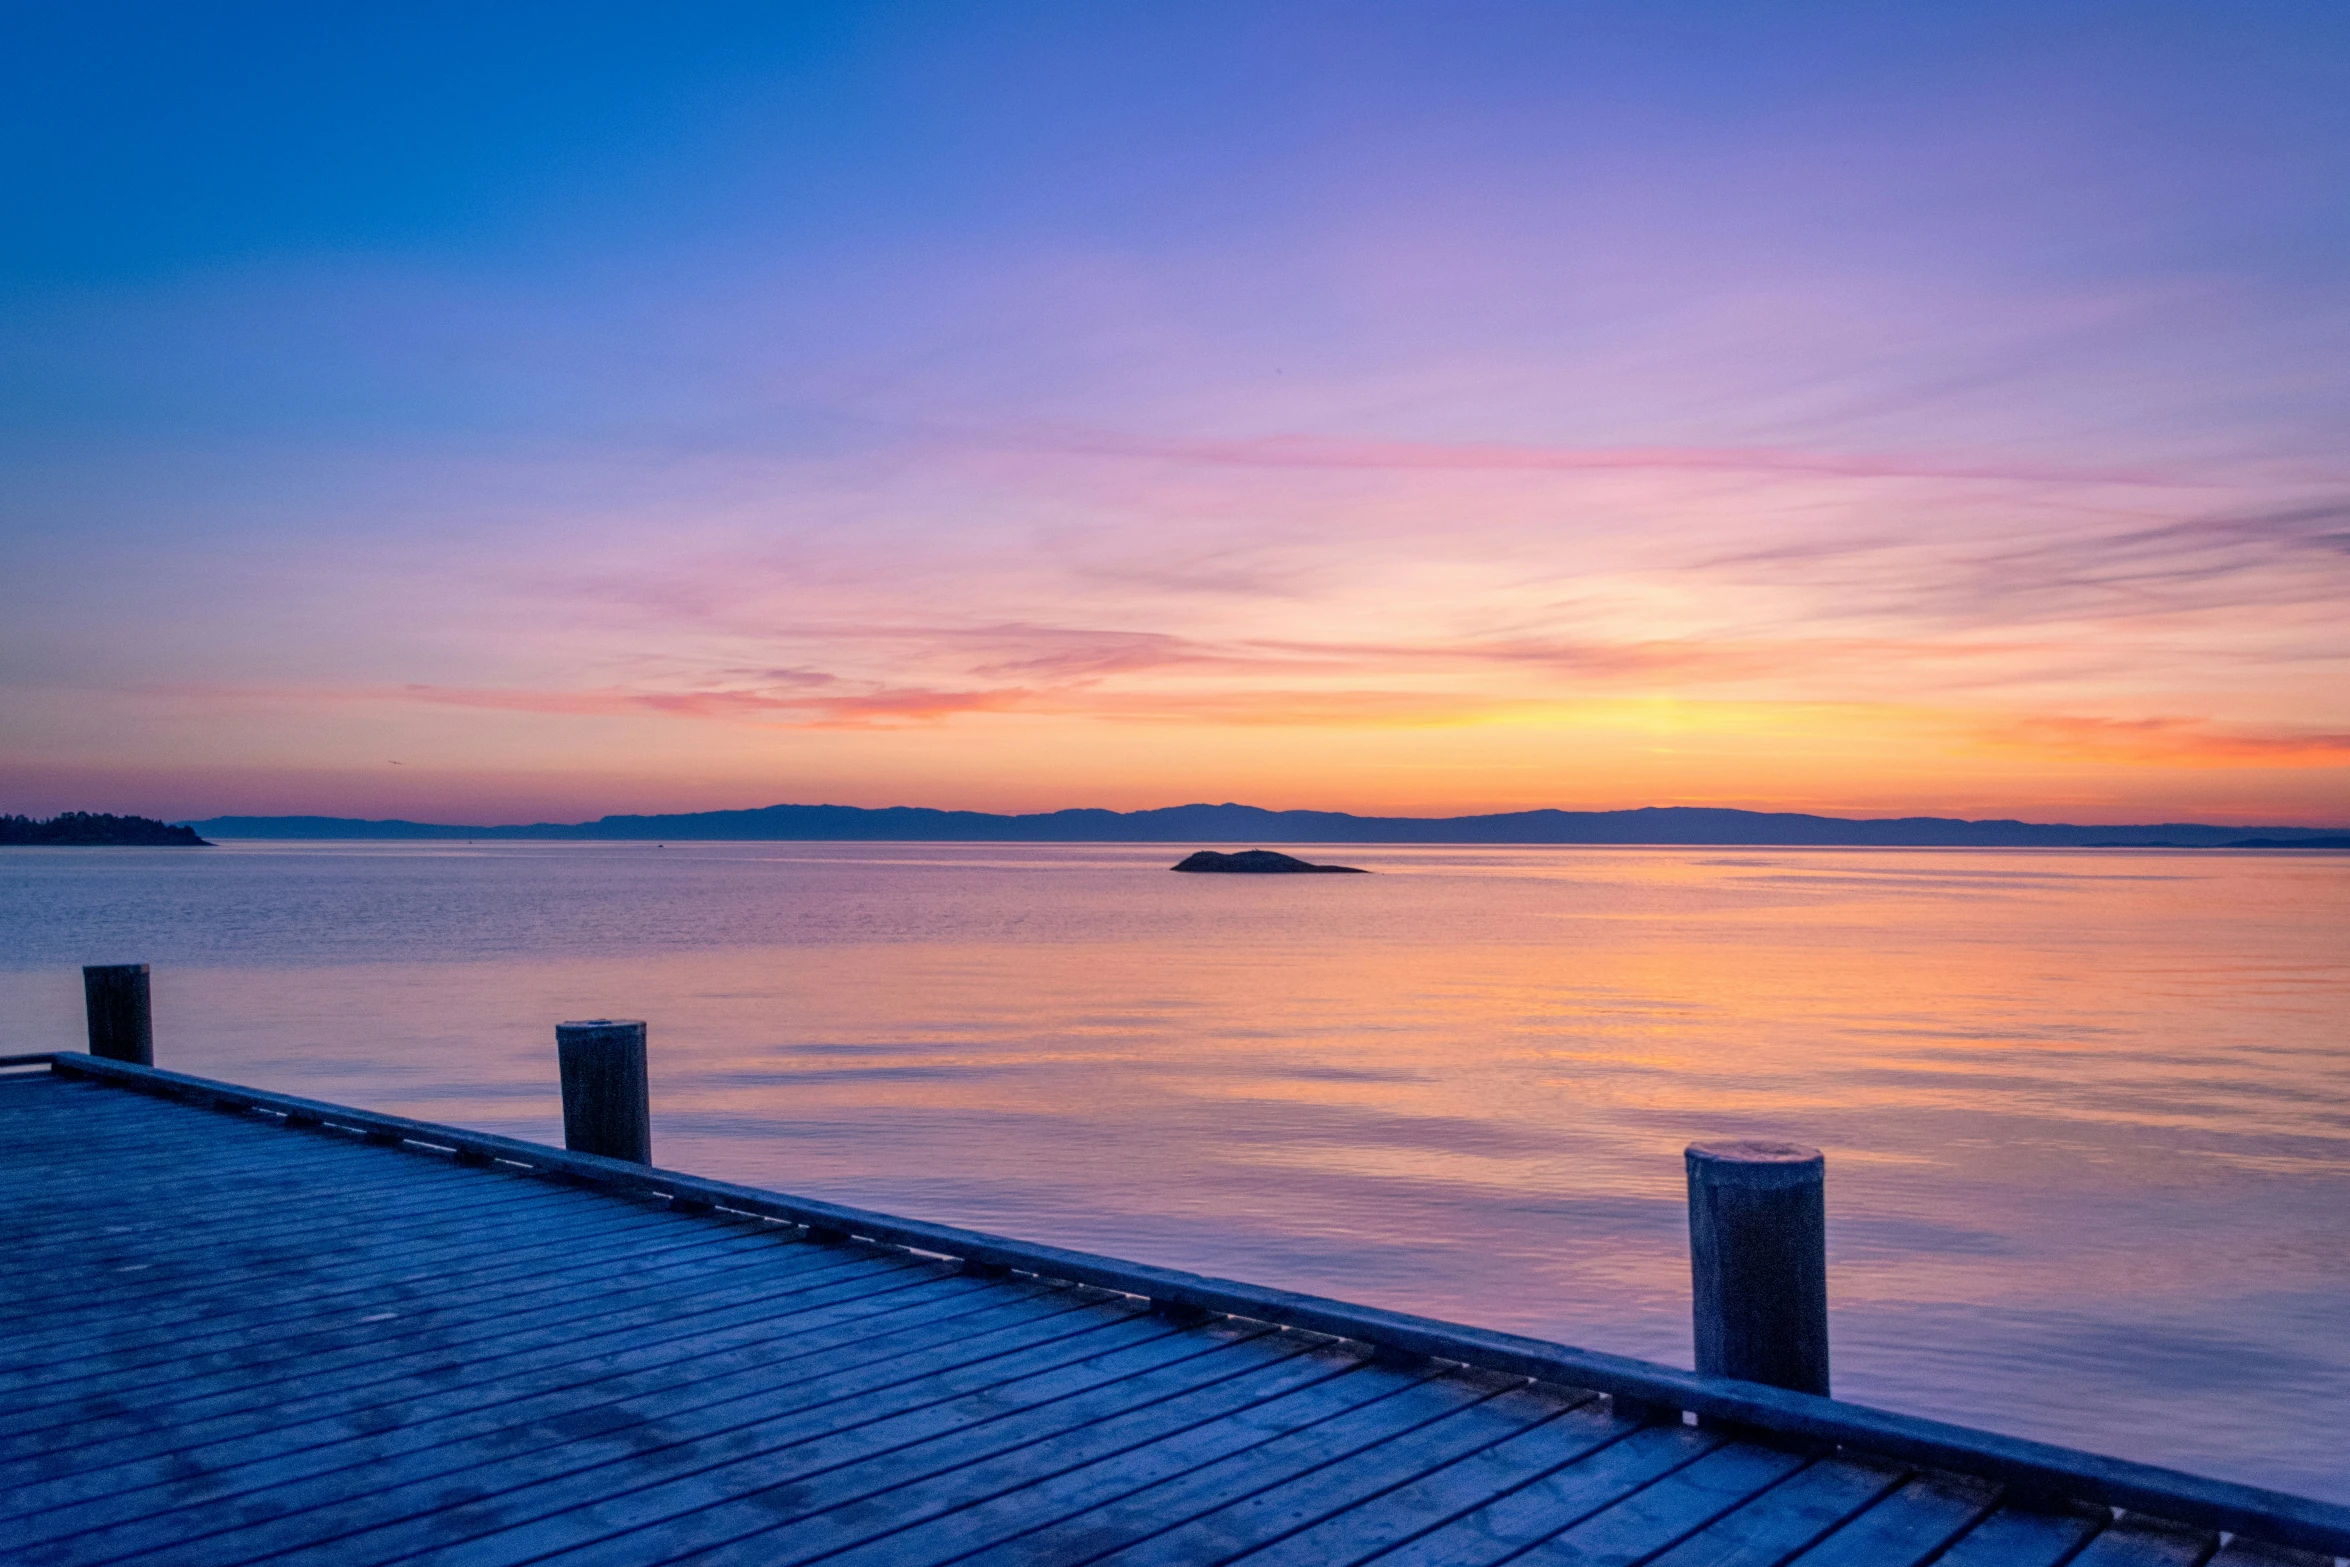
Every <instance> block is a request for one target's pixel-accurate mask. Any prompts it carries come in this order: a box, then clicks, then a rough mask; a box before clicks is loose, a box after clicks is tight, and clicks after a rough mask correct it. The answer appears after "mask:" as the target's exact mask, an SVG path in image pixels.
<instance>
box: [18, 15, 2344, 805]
mask: <svg viewBox="0 0 2350 1567" xmlns="http://www.w3.org/2000/svg"><path fill="white" fill-rule="evenodd" d="M555 15H556V13H552V12H550V13H545V14H544V15H540V14H537V13H531V12H528V11H525V10H522V9H504V8H501V9H500V10H498V11H497V12H495V13H493V14H489V15H481V14H475V13H471V12H464V11H457V10H451V11H446V12H435V11H430V10H426V11H416V12H403V13H402V14H401V19H400V20H396V21H385V20H376V21H367V22H362V21H359V20H356V19H337V18H336V17H335V16H333V15H332V14H326V15H319V14H313V13H309V12H302V11H295V10H286V11H283V12H275V13H273V12H271V11H269V10H268V9H267V8H255V9H249V10H241V11H239V12H237V13H236V16H235V18H234V19H233V20H232V21H230V22H229V23H227V24H225V25H223V24H219V23H217V22H216V21H215V20H213V19H208V18H203V17H199V16H197V15H196V14H195V13H189V12H184V11H180V10H174V9H168V8H155V9H153V10H151V11H147V12H145V13H143V17H144V20H143V21H142V22H141V24H140V25H139V26H137V27H135V28H127V27H122V26H118V25H117V24H116V23H115V22H113V21H103V20H101V19H100V18H97V17H95V16H93V15H88V14H82V15H77V14H75V13H74V12H73V11H72V9H71V8H66V9H62V10H57V11H54V12H51V13H46V14H41V15H38V16H34V17H31V18H23V19H20V28H21V30H22V31H23V32H24V33H25V34H26V37H25V38H24V39H23V40H21V41H20V46H19V47H17V48H15V49H14V50H12V55H13V61H12V63H11V64H10V65H9V66H8V67H7V69H8V70H9V72H10V74H11V77H12V78H13V80H12V83H11V87H10V90H9V91H8V92H7V93H6V94H4V95H0V97H4V98H5V99H6V100H7V102H8V104H9V107H7V108H6V109H5V110H0V113H4V114H5V115H6V116H7V123H8V125H9V132H8V134H9V136H10V138H11V143H12V145H13V146H14V147H15V148H16V151H15V153H14V154H13V155H12V157H11V158H10V159H9V160H8V164H7V173H6V174H5V175H4V176H0V177H4V178H6V179H7V180H8V181H9V182H10V183H11V186H12V187H13V188H12V189H11V191H10V195H9V201H10V209H11V211H12V212H14V213H16V214H18V215H19V216H20V217H29V219H30V221H29V222H23V223H21V224H12V225H11V227H12V229H13V230H14V232H13V233H12V235H11V236H10V237H9V238H8V239H7V240H6V241H5V251H4V254H0V268H4V270H0V287H4V288H5V290H6V293H7V297H8V310H7V313H6V321H5V325H4V326H0V353H4V355H5V362H6V364H7V366H8V370H7V374H6V375H5V377H4V379H5V383H6V384H5V387H4V388H0V417H4V418H5V429H4V431H0V443H4V444H0V458H4V459H5V461H4V464H0V466H4V470H5V471H4V472H0V505H4V507H5V517H6V521H5V524H4V525H5V527H6V529H7V534H8V550H9V555H10V557H11V560H12V562H13V567H12V569H11V570H10V571H9V573H8V574H7V586H6V588H5V589H4V590H0V591H4V593H5V606H6V619H5V625H4V629H0V638H4V641H0V648H4V649H5V667H4V670H0V725H4V727H0V747H4V750H0V787H4V788H5V791H6V793H7V796H8V798H7V799H6V800H5V801H4V802H0V804H4V805H5V807H6V808H8V809H13V810H30V811H36V812H41V811H51V810H59V809H67V808H83V809H117V810H138V811H143V812H146V813H149V814H154V815H168V816H173V817H193V816H202V815H209V814H214V813H222V812H323V813H332V814H345V815H370V816H373V815H401V816H409V817H418V818H424V819H434V820H444V821H446V820H456V821H513V820H533V819H575V818H577V817H580V816H585V815H594V814H599V813H602V812H605V811H641V810H694V809H705V808H715V807H738V806H750V805H762V804H767V803H771V802H775V801H784V800H791V801H810V802H813V801H820V800H821V801H836V802H840V803H846V804H859V805H890V804H911V805H934V806H953V807H967V808H974V809H990V810H1036V809H1051V808H1056V807H1061V806H1069V805H1100V806H1112V807H1119V808H1135V807H1146V806H1157V805H1167V804H1174V803H1179V802H1182V801H1187V800H1202V799H1204V800H1225V799H1237V800H1244V801H1248V802H1251V803H1254V804H1259V805H1264V806H1270V807H1277V808H1285V807H1317V808H1328V809H1343V810H1355V811H1366V812H1379V813H1391V814H1452V813H1459V812H1468V811H1482V810H1506V809H1520V808H1526V807H1534V806H1562V807H1572V808H1612V807H1622V806H1639V805H1663V804H1713V805H1735V806H1749V807H1757V808H1766V809H1795V810H1811V811H1824V812H1830V813H1836V814H1852V815H1888V814H1906V813H1915V812H1932V813H1937V814H1954V815H1973V816H1986V815H1994V816H2021V817H2028V818H2038V819H2069V820H2076V821H2146V820H2163V819H2197V820H2213V821H2236V822H2246V823H2270V822H2273V823H2278V824H2292V823H2308V824H2328V823H2338V822H2343V821H2345V820H2350V678H2346V677H2350V615H2345V613H2344V610H2343V605H2344V603H2345V602H2346V601H2350V455H2346V454H2345V452H2344V448H2343V444H2342V432H2343V431H2345V430H2350V376H2346V375H2345V374H2344V370H2343V367H2344V366H2345V365H2350V276H2346V275H2345V273H2344V272H2343V269H2342V267H2341V265H2340V257H2341V255H2342V254H2343V253H2344V251H2343V245H2344V242H2345V240H2350V206H2346V205H2345V203H2344V201H2343V199H2342V193H2343V192H2344V191H2345V190H2350V135H2346V134H2345V132H2350V98H2346V97H2345V95H2343V94H2341V93H2340V91H2339V68H2340V66H2341V65H2342V63H2343V62H2344V59H2345V56H2346V54H2350V22H2346V21H2345V20H2344V19H2343V16H2342V15H2341V14H2338V13H2334V12H2329V11H2325V10H2323V9H2320V8H2309V7H2299V6H2285V5H2276V6H2269V5H2253V6H2248V7H2243V8H2233V7H2231V8H2228V9H2227V10H2226V11H2225V12H2224V13H2222V12H2220V11H2216V10H2208V9H2199V8H2173V7H2167V6H2160V5H2155V6H2144V5H2135V6H2083V7H2070V8H2063V9H2062V11H2061V13H2060V14H2053V15H2052V14H2051V13H2049V12H2048V11H2046V10H2044V9H2042V8H2037V7H2025V6H2012V7H2010V6H1991V7H1966V8H1953V9H1951V10H1948V11H1941V10H1936V9H1929V8H1915V9H1912V10H1910V11H1909V12H1907V13H1906V14H1905V19H1903V20H1900V21H1899V22H1895V21H1894V20H1891V19H1888V18H1886V17H1884V16H1882V15H1880V14H1878V13H1877V12H1875V11H1874V10H1872V9H1869V8H1859V7H1852V8H1835V7H1831V8H1825V9H1817V10H1811V11H1806V12H1805V13H1803V16H1802V18H1800V19H1798V18H1791V17H1787V16H1783V15H1773V14H1769V8H1753V9H1748V8H1723V9H1721V10H1719V11H1716V10H1714V9H1712V8H1707V7H1659V8H1649V7H1631V6H1621V7H1536V6H1525V7H1516V6H1503V7H1497V8H1488V9H1485V10H1481V11H1479V12H1477V13H1476V19H1475V20H1474V21H1473V22H1471V21H1468V20H1465V19H1464V18H1463V17H1462V16H1460V15H1458V14H1447V13H1445V12H1444V11H1442V10H1441V9H1436V8H1431V9H1428V10H1426V11H1422V12H1417V13H1415V12H1411V11H1408V10H1400V9H1395V8H1380V9H1374V10H1371V11H1363V10H1360V9H1353V8H1349V9H1346V10H1343V11H1341V10H1330V11H1318V10H1316V9H1315V8H1310V7H1305V8H1283V9H1278V10H1276V11H1273V12H1266V11H1264V10H1261V9H1258V8H1248V7H1239V8H1230V9H1223V10H1219V9H1216V8H1212V7H1211V8H1198V7H1183V8H1162V9H1157V10H1148V9H1146V10H1143V11H1134V10H1115V11H1110V12H1103V11H1097V10H1093V9H1088V8H1067V9H1063V8H1054V7H1013V8H1008V9H1000V10H999V9H988V10H981V11H961V10H934V9H927V8H920V7H915V8H906V9H896V8H874V9H858V8H849V9H839V8H821V9H813V10H811V9H800V10H789V11H782V12H776V11H767V10H759V11H742V12H731V11H728V10H726V9H725V8H723V7H714V8H696V9H695V10H694V12H693V13H692V15H691V16H690V17H686V18H681V17H677V16H668V15H663V14H661V13H657V12H652V11H647V12H643V13H640V14H639V15H638V17H637V18H636V19H635V20H632V21H621V20H615V19H614V18H613V17H611V16H609V15H604V16H599V17H598V18H596V19H592V20H582V21H578V22H576V24H574V23H573V22H572V21H570V20H566V21H564V22H563V24H562V25H560V26H555V25H551V21H550V19H551V18H553V17H554V16H555ZM564 15H565V16H566V18H568V16H569V13H564ZM534 18H535V19H534ZM224 103H228V104H235V105H237V107H235V108H233V109H224V108H222V107H221V106H222V105H223V104H224Z"/></svg>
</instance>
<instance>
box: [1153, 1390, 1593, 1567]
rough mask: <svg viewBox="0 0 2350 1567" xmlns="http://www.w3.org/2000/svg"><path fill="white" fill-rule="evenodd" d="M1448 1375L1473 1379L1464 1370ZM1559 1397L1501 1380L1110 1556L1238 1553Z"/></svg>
mask: <svg viewBox="0 0 2350 1567" xmlns="http://www.w3.org/2000/svg"><path fill="white" fill-rule="evenodd" d="M1448 1380H1459V1381H1461V1382H1463V1383H1464V1384H1466V1385H1469V1386H1474V1385H1475V1383H1473V1382H1470V1381H1469V1380H1468V1379H1465V1378H1463V1379H1448ZM1497 1380H1498V1379H1497ZM1564 1405H1565V1400H1563V1399H1560V1398H1558V1397H1557V1396H1555V1395H1553V1394H1550V1393H1547V1392H1538V1391H1535V1390H1533V1389H1530V1388H1527V1387H1524V1386H1522V1385H1521V1386H1516V1387H1509V1386H1504V1387H1501V1388H1499V1389H1498V1390H1496V1391H1494V1392H1493V1393H1492V1396H1490V1397H1488V1398H1484V1399H1481V1400H1479V1401H1477V1402H1476V1403H1473V1404H1469V1405H1467V1406H1466V1407H1464V1408H1462V1409H1459V1410H1456V1411H1454V1412H1452V1413H1450V1414H1447V1415H1445V1416H1443V1417H1442V1418H1439V1419H1436V1420H1431V1421H1429V1422H1427V1423H1426V1424H1424V1425H1419V1426H1415V1427H1413V1428H1412V1429H1410V1430H1408V1431H1403V1432H1399V1433H1397V1434H1396V1435H1394V1436H1392V1437H1389V1438H1387V1439H1386V1440H1384V1441H1381V1442H1378V1443H1375V1444H1372V1445H1370V1446H1367V1447H1360V1448H1357V1449H1355V1450H1354V1451H1352V1452H1350V1453H1348V1454H1347V1455H1346V1457H1345V1461H1344V1462H1343V1463H1336V1464H1330V1465H1326V1466H1324V1467H1323V1468H1321V1469H1318V1470H1315V1471H1311V1472H1309V1473H1306V1474H1302V1475H1298V1476H1296V1477H1294V1478H1292V1479H1289V1480H1286V1481H1284V1482H1282V1483H1281V1484H1279V1485H1274V1486H1269V1487H1266V1488H1264V1489H1261V1490H1258V1491H1255V1492H1252V1493H1251V1494H1250V1495H1248V1496H1245V1497H1242V1498H1240V1499H1239V1500H1237V1501H1234V1502H1230V1503H1227V1504H1226V1505H1224V1506H1222V1507H1219V1508H1216V1509H1215V1510H1213V1511H1211V1512H1207V1513H1203V1514H1201V1515H1200V1516H1198V1517H1196V1518H1193V1519H1191V1520H1189V1521H1188V1522H1186V1523H1183V1524H1180V1525H1178V1526H1177V1527H1175V1528H1173V1529H1169V1530H1167V1531H1166V1532H1164V1533H1162V1534H1159V1535H1155V1536H1153V1537H1152V1538H1151V1539H1148V1540H1145V1541H1143V1542H1141V1543H1140V1544H1138V1545H1135V1546H1133V1547H1131V1548H1129V1549H1127V1550H1125V1551H1123V1552H1121V1553H1119V1554H1118V1555H1117V1556H1116V1557H1115V1558H1113V1559H1114V1560H1116V1561H1118V1562H1120V1563H1124V1564H1127V1567H1173V1564H1179V1563H1186V1562H1195V1561H1223V1560H1226V1559H1229V1558H1232V1557H1237V1556H1241V1555H1243V1554H1245V1553H1247V1552H1250V1551H1254V1550H1256V1549H1257V1548H1258V1547H1260V1546H1264V1545H1269V1544H1272V1543H1273V1542H1275V1541H1278V1540H1282V1539H1286V1538H1287V1537H1288V1536H1290V1535H1292V1534H1295V1533H1297V1532H1298V1531H1300V1530H1302V1529H1307V1528H1311V1527H1312V1526H1313V1525H1315V1524H1317V1523H1321V1522H1323V1521H1325V1520H1326V1519H1329V1518H1330V1517H1332V1516H1333V1515H1334V1514H1338V1513H1343V1512H1345V1511H1347V1510H1348V1509H1350V1508H1353V1507H1356V1506H1358V1505H1360V1504H1362V1503H1363V1502H1366V1501H1369V1500H1371V1499H1373V1498H1375V1497H1380V1496H1384V1495H1386V1494H1387V1493H1388V1492H1390V1491H1392V1490H1395V1489H1396V1488H1398V1487H1400V1486H1404V1485H1408V1484H1410V1483H1411V1482H1412V1481H1414V1480H1417V1479H1420V1478H1421V1477H1422V1476H1424V1475H1427V1474H1429V1473H1430V1472H1431V1471H1434V1470H1437V1469H1441V1468H1443V1467H1444V1466H1446V1465H1448V1464H1451V1463H1455V1462H1457V1461H1459V1460H1460V1459H1462V1458H1466V1457H1468V1456H1470V1455H1471V1454H1475V1453H1481V1452H1484V1451H1485V1450H1486V1449H1488V1448H1491V1447H1494V1446H1496V1445H1498V1444H1500V1443H1502V1442H1505V1441H1507V1440H1509V1439H1510V1438H1511V1437H1513V1436H1517V1435H1520V1434H1521V1433H1523V1432H1525V1431H1527V1430H1528V1429H1530V1428H1533V1427H1536V1426H1540V1425H1542V1424H1545V1423H1546V1422H1548V1421H1550V1420H1552V1419H1554V1418H1555V1417H1557V1416H1558V1415H1559V1414H1561V1413H1563V1412H1564Z"/></svg>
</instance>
